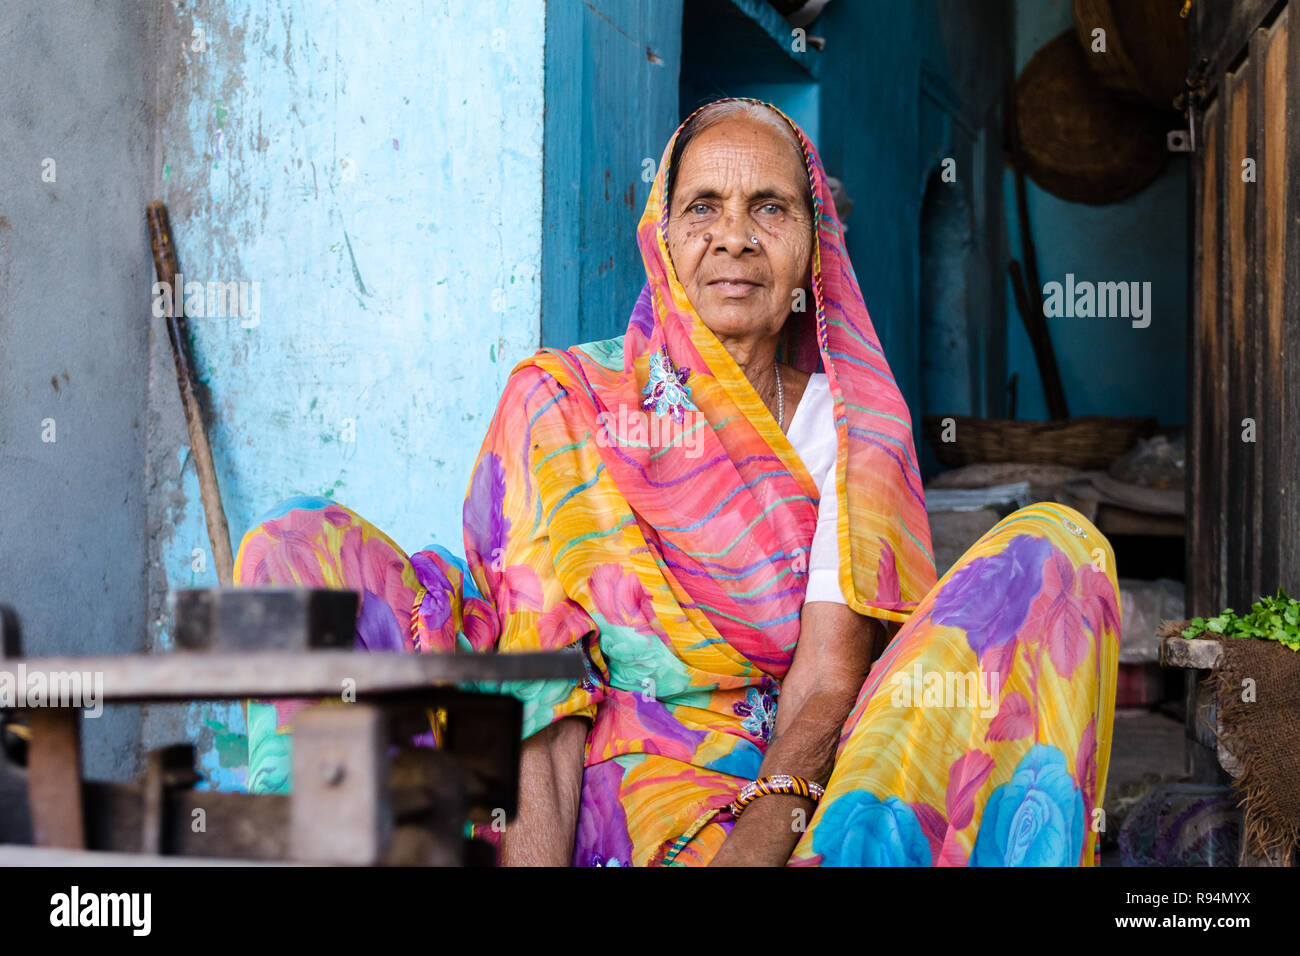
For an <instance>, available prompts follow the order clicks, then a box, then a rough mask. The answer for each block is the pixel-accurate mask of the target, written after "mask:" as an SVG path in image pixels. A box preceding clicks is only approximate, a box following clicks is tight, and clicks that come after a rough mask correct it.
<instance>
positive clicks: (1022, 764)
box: [236, 99, 1119, 866]
mask: <svg viewBox="0 0 1300 956" xmlns="http://www.w3.org/2000/svg"><path fill="white" fill-rule="evenodd" d="M638 240H639V243H640V248H641V253H642V258H643V260H644V262H645V268H646V275H647V280H648V281H647V283H646V285H645V288H644V289H643V290H642V293H641V296H640V298H639V300H638V301H637V303H636V307H635V309H634V310H633V312H632V315H631V319H630V321H629V323H628V326H627V331H626V333H625V334H624V335H622V336H620V337H617V338H613V339H608V340H605V341H600V342H590V343H586V344H583V345H578V346H574V347H573V348H570V349H567V350H561V349H551V348H548V349H542V350H540V351H539V352H538V353H537V354H536V355H534V356H532V357H531V358H529V359H526V360H524V361H522V362H520V363H519V365H518V366H516V368H515V369H514V370H513V372H512V373H511V375H510V378H509V380H508V381H507V383H506V386H505V390H504V394H503V395H502V397H501V401H500V403H499V406H498V408H497V412H496V415H495V417H494V419H493V421H492V424H491V426H490V428H489V430H488V433H487V437H486V439H485V440H484V442H483V446H482V449H481V451H480V454H479V457H478V460H477V463H476V465H475V468H474V472H473V475H472V478H471V480H470V484H469V491H468V494H467V496H466V501H465V506H464V532H465V547H466V555H465V559H464V560H463V561H462V560H461V559H460V558H458V557H457V556H455V555H453V554H452V553H451V552H449V551H447V550H446V549H443V548H440V547H433V548H430V549H428V550H425V551H420V552H417V553H416V554H414V555H411V556H409V557H408V556H407V555H406V554H404V553H403V552H402V550H401V549H399V548H398V547H397V546H396V545H395V544H394V543H393V542H392V541H391V540H389V539H388V538H387V537H386V536H384V535H383V534H382V533H381V532H380V531H379V530H378V529H376V528H374V527H373V526H372V525H370V524H368V523H367V522H365V521H364V520H363V519H362V518H360V517H359V516H357V515H356V514H355V513H353V512H352V511H349V510H348V509H346V508H344V507H342V506H340V505H338V504H335V503H333V502H329V501H326V500H324V499H292V500H290V501H288V502H285V503H284V504H282V505H281V506H280V507H279V508H278V509H277V510H276V511H275V512H274V513H272V514H271V515H270V516H268V517H267V519H266V520H264V521H263V522H262V523H261V524H259V525H258V526H257V527H256V528H254V529H253V530H252V531H250V532H249V533H248V535H247V536H246V537H245V538H244V541H243V543H242V545H241V547H240V551H239V556H238V561H237V566H236V574H237V578H238V580H239V582H240V583H242V584H246V585H263V584H281V585H283V584H291V583H296V584H302V585H310V586H317V587H320V586H326V587H350V588H353V589H355V590H357V591H359V592H361V593H362V595H363V602H362V607H361V613H360V617H359V620H358V633H357V641H358V643H359V645H361V646H365V647H367V648H370V649H372V650H379V649H386V650H394V649H402V650H408V651H413V652H417V653H431V652H447V651H466V652H509V651H524V650H544V649H569V650H572V651H573V652H574V653H576V654H579V655H581V658H582V660H583V661H584V662H585V665H586V675H587V676H586V677H585V679H583V680H581V681H576V682H572V683H565V682H545V683H538V684H534V685H530V686H526V687H522V688H520V687H514V688H510V690H511V691H512V692H513V693H516V694H517V695H518V696H519V697H521V698H522V700H523V702H524V705H525V707H524V728H523V734H524V738H525V742H524V745H523V759H522V766H521V771H520V772H521V781H520V806H519V814H518V816H517V818H516V819H515V820H513V821H512V822H511V823H510V824H509V826H508V827H507V828H506V831H505V833H504V835H503V836H502V837H501V840H500V849H501V854H502V859H503V861H504V862H505V863H507V864H552V865H567V864H570V863H572V864H576V865H597V866H600V865H604V866H615V865H618V866H627V865H701V864H709V863H714V864H719V865H737V864H739V865H754V864H762V865H779V864H786V863H790V864H797V865H812V864H818V863H825V864H895V865H956V866H962V865H978V866H982V865H1009V864H1031V865H1076V864H1085V865H1088V864H1093V863H1095V862H1096V846H1097V843H1098V839H1097V833H1096V827H1095V825H1094V824H1095V822H1096V820H1097V819H1098V816H1099V814H1098V813H1097V811H1098V808H1099V805H1100V803H1101V799H1102V795H1103V793H1104V790H1105V782H1106V768H1107V762H1108V758H1109V752H1110V729H1111V721H1112V715H1113V709H1114V691H1115V674H1116V662H1117V649H1118V641H1119V621H1118V610H1117V598H1116V593H1117V591H1116V578H1115V570H1114V556H1113V553H1112V552H1111V549H1110V547H1109V544H1108V543H1107V542H1106V540H1105V539H1104V538H1103V537H1102V536H1101V535H1100V534H1099V533H1098V532H1097V530H1096V529H1095V528H1093V527H1092V525H1091V524H1089V523H1088V521H1087V520H1085V519H1084V518H1083V516H1082V515H1080V514H1079V513H1078V512H1076V511H1073V510H1071V509H1069V508H1066V507H1064V506H1061V505H1057V504H1040V505H1035V506H1033V507H1029V508H1024V509H1021V510H1020V511H1018V512H1016V513H1015V514H1013V515H1011V516H1009V517H1007V518H1006V519H1004V520H1003V521H1001V522H1000V523H999V524H998V525H997V526H995V527H994V528H993V529H992V530H991V531H989V532H988V533H987V534H986V535H985V536H984V537H983V538H981V539H980V540H979V541H978V542H977V543H976V544H975V545H974V546H973V547H972V548H971V549H970V550H969V551H968V552H967V553H966V554H965V555H964V556H963V557H962V559H961V560H960V561H959V562H958V563H957V565H956V566H955V567H954V568H953V569H952V570H950V571H949V572H948V574H947V575H946V576H945V577H944V579H943V580H942V581H941V582H939V583H937V584H936V581H935V568H934V561H933V558H932V556H931V553H930V535H929V526H928V523H927V520H926V513H925V505H924V498H923V492H922V485H921V478H920V474H919V471H918V468H917V464H916V459H915V453H914V449H913V444H912V437H911V420H910V416H909V414H908V410H907V408H906V406H905V404H904V402H903V400H902V397H901V395H900V394H899V391H898V389H897V387H896V386H895V384H894V380H893V377H892V375H891V373H890V370H889V366H888V364H887V363H886V361H885V357H884V355H883V353H882V351H881V349H880V344H879V342H878V340H877V337H876V334H875V331H874V329H873V328H872V325H871V321H870V319H869V317H868V315H867V310H866V307H865V305H864V303H863V299H862V294H861V292H860V291H859V289H858V285H857V281H856V279H855V277H854V273H853V270H852V267H851V266H850V264H849V260H848V257H847V255H846V253H845V249H844V242H843V234H842V231H841V227H840V224H839V221H838V219H837V218H836V214H835V210H834V206H833V204H832V202H831V197H830V193H829V190H828V187H827V180H826V175H825V171H824V170H823V168H822V165H821V162H820V160H819V158H818V156H817V153H816V150H815V149H814V148H813V146H812V144H811V143H810V142H809V141H808V139H807V137H806V136H804V134H803V132H802V131H801V130H800V129H799V128H798V127H797V126H796V125H795V124H794V123H793V122H791V121H790V120H789V119H788V118H787V117H786V116H785V115H784V114H782V113H781V112H780V111H778V110H777V109H776V108H775V107H772V106H769V105H767V104H762V103H759V102H757V101H751V100H736V99H731V100H720V101H718V102H716V103H712V104H710V105H709V106H706V107H704V108H702V109H700V110H698V111H696V112H695V113H694V114H693V115H691V116H690V117H689V118H688V119H687V120H686V122H685V123H683V124H682V126H681V127H680V128H679V129H678V131H677V133H676V134H675V135H674V136H673V138H672V140H671V141H670V142H669V143H668V145H667V148H666V149H665V152H664V156H663V161H662V162H661V164H660V168H659V173H658V177H657V178H656V180H655V183H654V186H653V188H652V190H651V195H650V198H649V201H648V202H647V204H646V208H645V213H644V215H643V216H642V218H641V223H640V227H639V229H638ZM900 625H901V627H900ZM891 636H892V639H891ZM882 651H883V653H882ZM873 661H874V666H873ZM291 716H292V715H291V713H288V712H280V713H277V712H276V711H275V710H273V709H271V708H270V707H267V706H263V705H257V704H254V705H253V707H252V708H251V709H250V717H249V723H250V727H249V730H250V745H251V750H252V758H251V767H250V776H251V781H250V782H251V786H252V787H253V789H274V788H276V787H277V786H284V785H285V783H286V781H285V780H284V779H283V771H282V770H277V769H276V768H277V760H276V759H275V758H276V756H277V755H280V756H282V755H283V753H284V752H285V749H286V747H287V743H288V741H287V733H288V731H289V730H290V729H291V723H290V721H291ZM277 774H278V778H277ZM480 835H482V836H484V837H486V838H491V837H492V836H493V834H491V833H490V832H488V833H483V834H480Z"/></svg>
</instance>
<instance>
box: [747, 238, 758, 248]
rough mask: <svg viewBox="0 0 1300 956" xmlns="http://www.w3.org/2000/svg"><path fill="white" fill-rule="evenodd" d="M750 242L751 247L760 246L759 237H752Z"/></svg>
mask: <svg viewBox="0 0 1300 956" xmlns="http://www.w3.org/2000/svg"><path fill="white" fill-rule="evenodd" d="M749 242H750V245H754V246H756V245H758V236H750V237H749Z"/></svg>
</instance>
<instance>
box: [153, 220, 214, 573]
mask: <svg viewBox="0 0 1300 956" xmlns="http://www.w3.org/2000/svg"><path fill="white" fill-rule="evenodd" d="M145 219H146V220H147V221H148V223H149V245H150V247H151V248H152V249H153V264H154V269H155V270H156V271H157V273H158V281H159V282H165V283H167V287H168V288H170V289H171V290H172V307H171V309H170V310H169V312H168V315H167V337H168V338H169V339H170V340H171V343H172V358H174V359H175V360H176V384H177V386H178V387H179V388H180V392H181V404H182V405H183V406H184V408H185V426H186V428H187V429H188V430H189V433H190V454H191V455H192V456H193V457H194V468H195V470H196V471H197V472H198V475H199V493H200V495H201V496H202V499H203V514H204V518H205V519H206V520H207V525H208V540H209V541H210V542H211V543H212V562H213V564H215V565H216V568H217V580H218V581H219V582H220V583H221V586H222V587H227V588H228V587H232V586H233V584H234V580H235V556H234V554H233V553H232V552H231V550H230V528H229V527H228V526H227V524H226V512H225V509H224V508H222V507H221V492H220V491H219V490H218V488H217V469H216V466H215V465H214V464H213V462H212V448H211V446H209V445H208V434H207V430H206V429H205V428H204V425H203V408H202V406H201V405H200V403H199V393H198V386H197V385H196V384H195V378H194V363H193V362H192V361H191V358H190V348H189V328H188V327H187V325H186V322H185V309H184V290H183V289H177V288H176V276H177V275H179V274H180V265H179V263H178V261H177V258H176V244H175V243H174V242H173V241H172V227H171V221H170V220H169V219H168V217H167V207H166V206H165V205H163V203H162V202H160V201H159V200H157V199H155V200H154V201H153V202H151V203H149V205H148V206H146V207H145Z"/></svg>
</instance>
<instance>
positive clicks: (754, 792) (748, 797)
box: [727, 773, 826, 817]
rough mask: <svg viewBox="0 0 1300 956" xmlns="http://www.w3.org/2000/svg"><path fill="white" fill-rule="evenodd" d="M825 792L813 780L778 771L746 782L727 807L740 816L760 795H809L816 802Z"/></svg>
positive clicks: (736, 815)
mask: <svg viewBox="0 0 1300 956" xmlns="http://www.w3.org/2000/svg"><path fill="white" fill-rule="evenodd" d="M825 792H826V791H825V790H824V789H823V788H822V786H821V785H820V784H816V783H813V782H812V781H811V780H805V779H804V778H803V777H794V776H791V775H790V774H788V773H777V774H773V775H772V776H770V777H759V778H758V779H757V780H755V781H753V782H752V783H747V784H745V785H744V786H743V787H741V788H740V793H738V794H736V799H734V800H732V801H731V803H730V804H729V805H728V807H727V809H728V810H730V811H731V814H732V816H735V817H739V816H740V814H741V812H742V811H743V810H744V809H745V807H747V806H749V805H750V804H751V803H753V802H754V801H755V800H757V799H758V798H759V797H763V796H766V795H768V794H770V793H781V794H793V795H794V796H799V797H807V798H808V799H810V800H812V801H813V802H814V803H816V802H817V801H818V800H820V799H821V798H822V794H824V793H825Z"/></svg>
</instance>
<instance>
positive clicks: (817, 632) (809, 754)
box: [711, 601, 889, 866]
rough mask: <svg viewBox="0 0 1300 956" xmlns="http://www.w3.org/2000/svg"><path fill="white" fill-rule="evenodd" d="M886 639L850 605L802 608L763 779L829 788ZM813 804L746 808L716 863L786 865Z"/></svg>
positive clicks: (786, 799) (769, 800)
mask: <svg viewBox="0 0 1300 956" xmlns="http://www.w3.org/2000/svg"><path fill="white" fill-rule="evenodd" d="M888 633H889V632H887V631H886V628H885V626H884V624H883V623H882V622H881V621H878V620H876V619H875V618H870V617H865V616H863V615H861V614H858V613H857V612H856V611H854V610H852V609H851V608H850V607H849V606H848V605H847V604H836V603H834V602H830V601H810V602H808V603H806V604H805V605H804V606H803V615H802V618H801V621H800V636H799V644H798V646H796V648H795V653H794V661H793V662H792V663H791V665H790V672H789V673H788V674H787V675H786V678H785V680H784V681H783V682H782V684H781V695H780V697H779V698H778V701H777V709H776V726H775V728H774V730H773V732H772V739H771V740H770V741H769V742H768V746H767V753H766V754H765V755H764V757H763V764H762V766H761V767H760V769H759V776H769V775H771V774H776V773H788V774H793V775H794V776H797V777H804V778H805V779H807V780H811V781H813V782H815V783H819V784H822V785H823V786H825V784H826V781H827V780H828V779H829V778H830V775H831V767H832V766H833V765H834V762H835V748H836V747H837V746H838V744H839V738H840V733H841V731H842V730H843V728H844V721H845V720H846V719H847V718H848V716H849V711H850V710H852V709H853V704H854V702H855V701H856V700H857V696H858V692H859V691H860V690H861V689H862V684H863V682H864V681H865V680H866V677H867V672H868V671H870V670H871V662H872V661H873V660H875V658H876V657H877V656H879V654H880V653H881V651H883V650H884V646H885V644H886V643H887V637H888ZM815 806H816V805H815V804H814V803H813V801H812V800H809V799H806V798H804V797H798V796H786V795H783V794H773V795H770V796H765V797H760V798H759V799H757V800H755V801H754V802H753V803H751V804H750V805H749V806H748V807H746V808H745V812H744V813H743V814H741V817H740V819H739V820H737V821H736V825H735V828H734V829H733V830H732V831H731V835H730V836H728V837H727V839H726V841H725V842H724V843H723V845H722V848H721V849H720V850H719V851H718V853H717V855H716V856H715V857H714V858H713V862H712V864H711V865H713V866H783V865H784V864H785V863H787V862H788V861H789V859H790V853H791V852H792V851H793V850H794V847H795V844H796V843H798V842H799V837H800V836H801V835H802V834H803V831H804V829H805V828H806V827H807V824H808V821H809V820H810V819H811V818H812V813H813V810H814V808H815ZM800 809H802V810H803V812H802V813H798V812H797V811H798V810H800Z"/></svg>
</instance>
